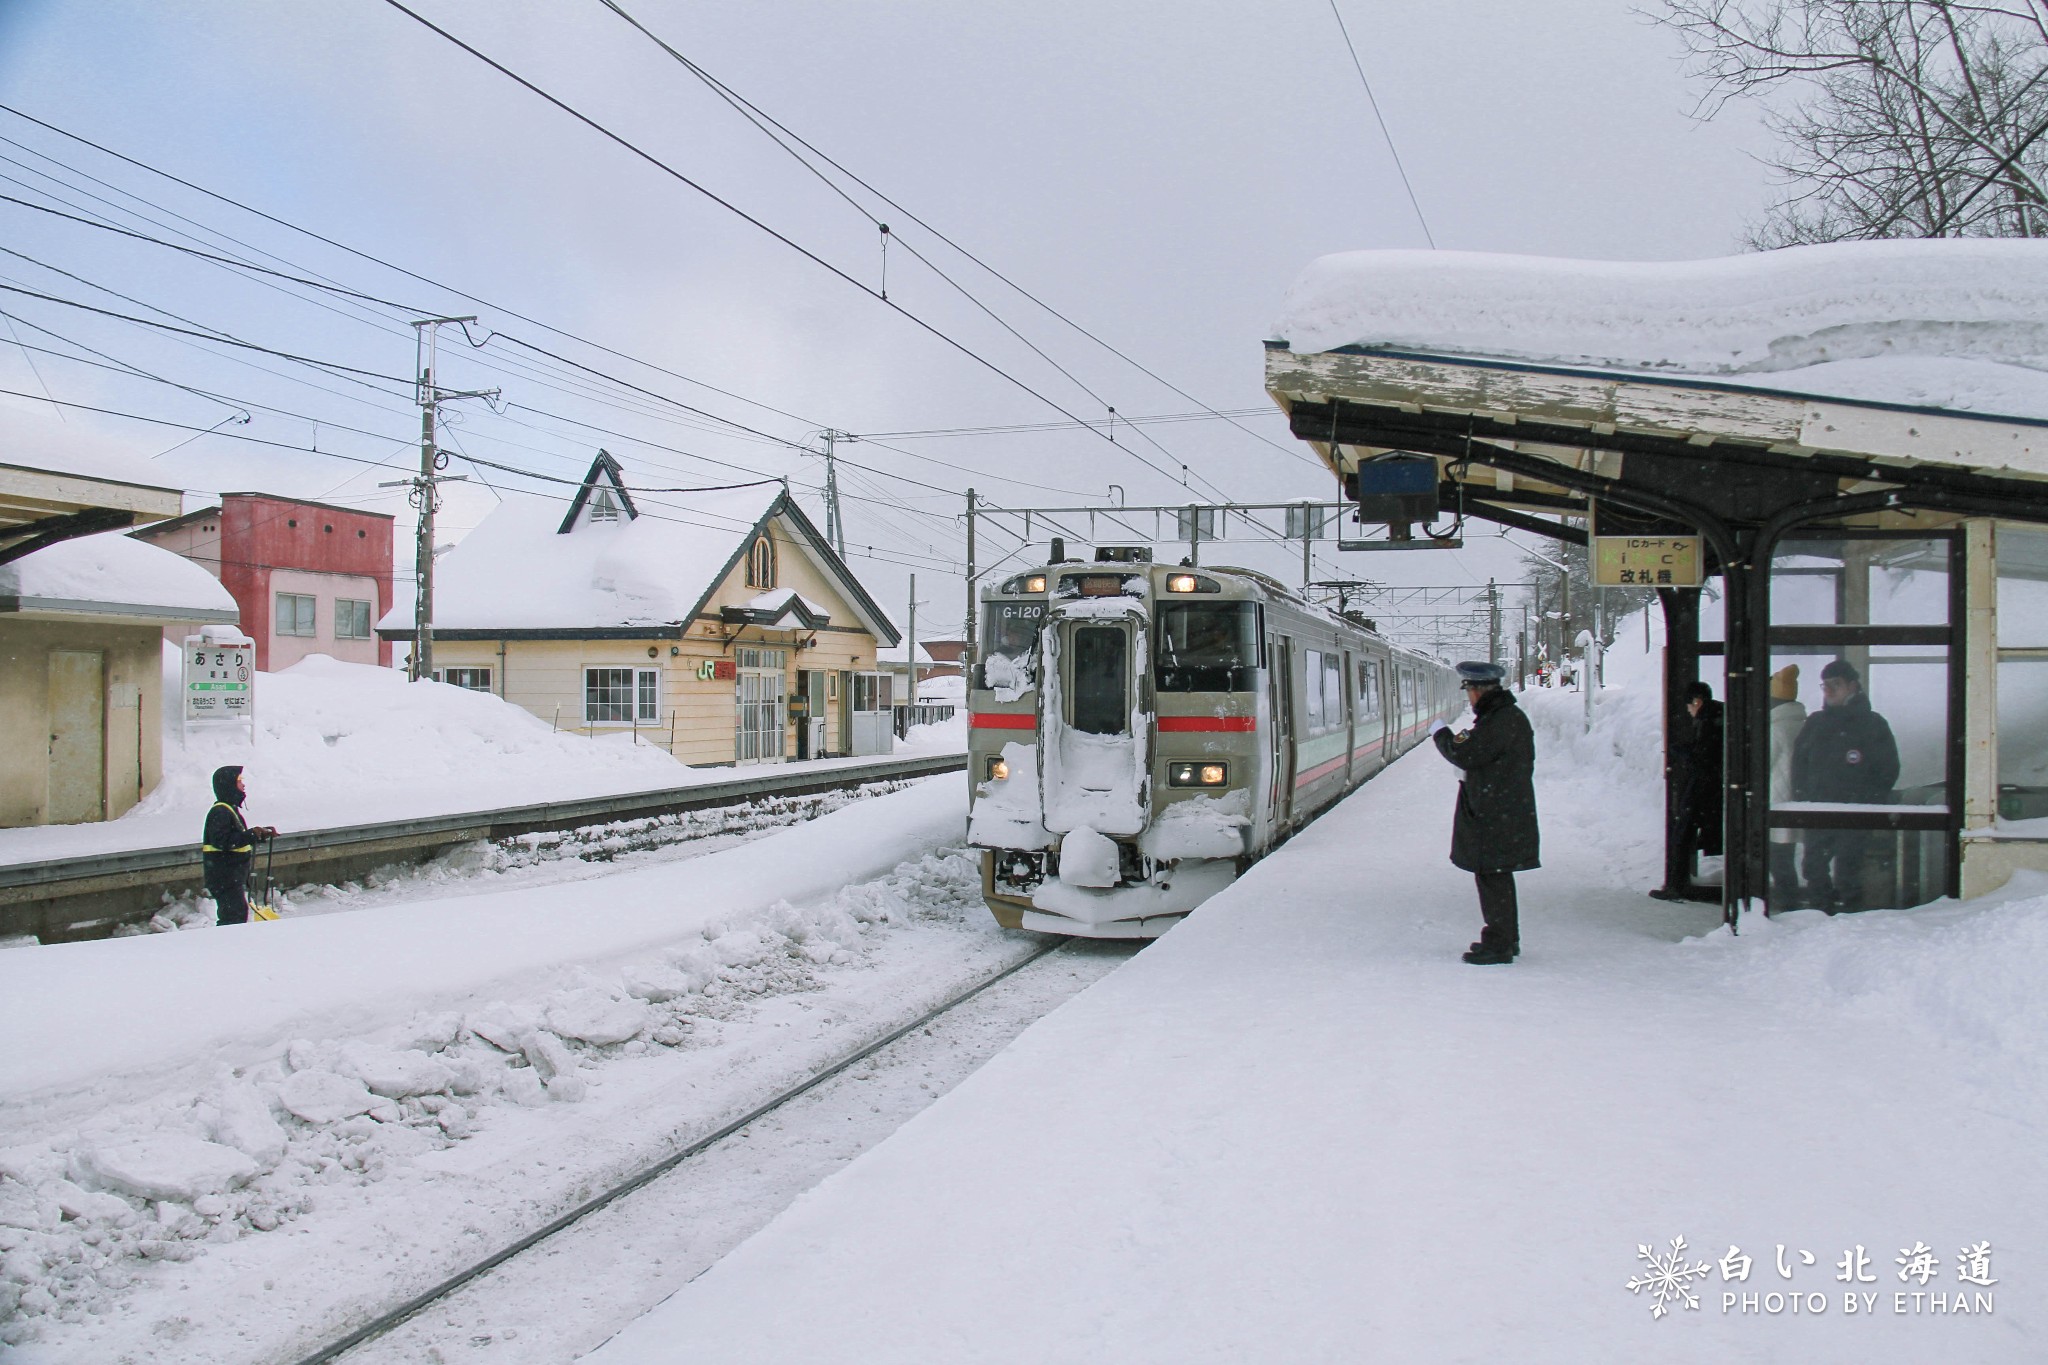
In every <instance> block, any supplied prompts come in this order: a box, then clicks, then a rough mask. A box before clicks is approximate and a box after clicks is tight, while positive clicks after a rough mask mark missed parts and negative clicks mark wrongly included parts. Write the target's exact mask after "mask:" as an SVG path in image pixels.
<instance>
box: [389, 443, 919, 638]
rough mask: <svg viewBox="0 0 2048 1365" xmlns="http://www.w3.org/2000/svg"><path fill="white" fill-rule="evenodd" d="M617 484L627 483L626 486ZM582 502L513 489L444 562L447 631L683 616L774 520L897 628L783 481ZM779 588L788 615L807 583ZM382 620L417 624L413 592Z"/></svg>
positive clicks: (872, 620) (575, 626)
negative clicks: (569, 506) (571, 504)
mask: <svg viewBox="0 0 2048 1365" xmlns="http://www.w3.org/2000/svg"><path fill="white" fill-rule="evenodd" d="M607 460H608V457H607ZM612 468H614V469H616V468H617V466H616V464H613V465H612ZM597 469H598V466H593V471H596V470H597ZM589 486H590V485H589V483H588V482H586V489H587V488H588V487H589ZM600 486H602V485H600ZM616 487H617V488H618V490H619V491H620V492H622V493H623V492H624V491H625V488H626V485H625V484H624V483H619V484H617V485H616ZM580 505H581V506H582V508H583V510H582V512H581V514H580V516H579V517H578V518H577V519H575V520H574V521H573V522H572V523H570V524H568V525H567V526H566V528H565V526H564V523H563V517H562V510H561V509H562V504H561V503H560V502H558V501H556V500H554V499H552V498H546V497H541V496H532V495H525V494H517V493H515V494H512V495H511V496H508V497H507V498H506V500H505V501H504V502H503V503H502V504H500V505H499V507H498V508H497V509H496V510H495V511H493V512H492V513H491V514H490V515H489V516H487V517H485V518H484V520H483V522H482V524H480V525H479V526H478V527H477V528H476V529H475V530H474V531H472V532H470V533H469V535H468V536H466V537H465V538H464V539H463V541H462V543H461V544H460V545H458V546H456V548H455V549H453V550H451V551H449V552H448V553H447V554H446V555H445V556H444V557H442V559H441V560H439V561H438V563H437V564H436V566H435V572H434V629H435V631H436V632H437V633H442V632H446V633H450V634H452V633H454V632H458V631H476V632H493V631H521V632H524V631H535V630H544V631H549V632H563V633H565V634H571V635H573V634H577V633H582V632H591V631H603V632H618V631H622V630H629V629H635V628H642V627H649V628H675V627H678V626H682V625H685V624H686V623H688V622H689V621H690V620H691V619H692V618H693V617H695V616H696V615H697V614H698V613H700V612H702V611H703V610H704V604H705V602H706V601H707V600H708V599H709V598H710V596H711V594H712V593H713V592H715V591H717V589H718V586H719V584H721V583H723V582H724V581H725V579H726V576H727V575H728V574H730V573H731V572H732V570H733V569H734V568H735V567H736V566H737V565H738V564H739V562H740V560H741V558H742V557H743V556H744V555H745V553H746V551H747V548H748V547H749V546H750V545H752V544H753V542H754V539H755V537H756V536H758V535H760V534H761V532H762V531H763V530H764V529H765V528H766V527H767V526H768V524H769V523H770V522H771V521H774V522H776V523H777V524H778V526H779V529H780V530H781V532H782V534H783V536H784V537H785V538H786V541H787V542H788V543H793V544H795V545H797V546H800V547H802V548H804V549H806V550H808V552H809V555H810V557H811V559H812V560H813V561H814V562H815V563H816V564H817V566H818V568H819V571H820V572H821V573H823V574H824V575H825V577H826V578H827V579H828V580H829V581H831V582H832V583H833V584H834V585H835V586H837V587H838V588H839V589H840V591H841V592H842V594H843V595H844V596H845V598H846V600H847V602H848V603H849V604H850V605H851V606H852V607H853V609H854V611H855V612H856V614H857V615H858V616H859V618H860V620H859V624H861V625H864V626H866V628H867V629H868V630H869V631H870V632H872V633H873V634H875V635H876V636H877V638H879V639H881V640H884V641H894V640H895V639H896V632H895V628H894V627H893V626H891V625H890V624H889V619H888V616H887V615H886V614H885V613H884V612H883V611H882V609H881V608H880V607H879V606H877V605H876V604H875V602H874V599H873V598H872V597H870V596H869V595H868V593H867V590H866V589H865V588H864V587H862V586H861V584H860V581H859V580H858V579H857V578H855V577H854V575H853V573H852V571H851V570H850V569H848V568H847V567H846V565H845V563H844V561H842V560H841V559H840V558H839V556H838V555H837V554H835V553H833V551H832V548H831V546H830V545H828V544H827V543H826V542H825V538H824V536H823V535H821V534H820V533H819V531H818V529H817V528H816V526H815V525H813V524H812V522H811V520H810V518H809V517H807V516H805V515H804V513H803V510H802V509H801V508H800V507H798V506H797V504H796V502H795V500H794V499H792V498H791V497H790V496H789V495H788V493H787V492H786V491H785V490H784V489H783V488H782V487H781V486H780V485H779V484H771V485H765V486H759V485H757V486H752V487H747V488H734V489H723V490H715V491H709V492H701V493H682V494H668V493H664V494H663V495H662V496H661V498H660V500H659V501H658V503H657V502H655V501H654V500H651V499H645V498H643V500H642V505H641V506H639V507H637V508H636V509H635V513H634V515H632V516H624V515H621V516H619V517H618V518H617V519H616V520H610V519H599V520H593V519H592V517H591V511H592V507H591V505H590V504H589V502H588V501H585V502H583V503H581V504H580ZM767 596H769V597H772V598H773V599H774V601H773V603H772V604H771V605H772V606H773V607H774V609H775V610H776V612H777V616H778V619H780V618H782V617H784V616H785V615H789V616H792V617H794V613H793V612H791V611H790V603H789V602H788V601H787V599H789V598H795V597H796V594H794V593H771V594H768V595H767ZM798 600H799V601H801V599H798ZM795 611H796V612H803V611H808V612H810V613H811V614H812V615H813V616H814V618H818V619H814V620H813V621H812V622H806V623H804V624H805V627H806V628H809V627H811V626H812V625H815V624H822V623H823V620H824V619H829V617H828V614H827V613H826V611H825V609H824V608H822V607H818V606H817V605H816V604H815V603H804V604H803V605H802V606H801V607H798V608H796V609H795ZM843 624H849V625H850V624H854V623H853V622H846V623H843ZM783 628H785V629H789V628H793V627H792V626H790V625H785V626H784V627H783ZM378 629H379V630H380V631H382V632H384V633H387V634H392V635H403V634H405V633H407V632H409V631H410V630H411V629H412V602H411V600H410V598H409V597H407V598H406V599H405V600H403V601H401V602H400V603H399V604H398V605H396V606H394V607H393V608H392V610H391V611H389V612H387V613H386V614H385V616H384V618H383V620H382V621H380V622H379V623H378Z"/></svg>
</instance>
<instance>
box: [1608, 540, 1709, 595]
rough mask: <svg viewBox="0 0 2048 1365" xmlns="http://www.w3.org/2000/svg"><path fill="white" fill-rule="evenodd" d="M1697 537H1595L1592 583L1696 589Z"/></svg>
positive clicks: (1698, 556)
mask: <svg viewBox="0 0 2048 1365" xmlns="http://www.w3.org/2000/svg"><path fill="white" fill-rule="evenodd" d="M1700 581H1701V578H1700V538H1699V537H1698V536H1597V535H1596V536H1594V537H1593V582H1594V583H1595V584H1596V585H1598V586H1599V587H1603V588H1697V587H1698V586H1699V585H1700Z"/></svg>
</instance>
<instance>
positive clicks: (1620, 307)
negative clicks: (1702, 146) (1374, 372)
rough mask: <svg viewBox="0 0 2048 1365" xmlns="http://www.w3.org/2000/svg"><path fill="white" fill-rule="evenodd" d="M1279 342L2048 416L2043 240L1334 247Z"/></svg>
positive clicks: (1294, 305)
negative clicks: (1619, 248)
mask: <svg viewBox="0 0 2048 1365" xmlns="http://www.w3.org/2000/svg"><path fill="white" fill-rule="evenodd" d="M1274 336H1275V338H1276V339H1278V340H1280V341H1284V342H1286V343H1288V345H1289V347H1290V348H1291V349H1292V350H1293V351H1295V352H1296V353H1313V352H1325V351H1338V350H1350V349H1363V350H1366V351H1368V352H1373V351H1392V352H1401V351H1415V352H1427V353H1430V354H1441V355H1452V356H1467V357H1484V358H1491V359H1500V360H1514V361H1529V362H1535V363H1538V364H1554V365H1567V366H1575V367H1585V368H1590V369H1598V370H1605V371H1627V372H1635V373H1638V374H1651V375H1659V376H1673V377H1693V378H1708V379H1720V380H1726V381H1731V382H1730V383H1729V384H1728V385H1727V386H1728V387H1744V388H1752V387H1753V388H1761V389H1767V390H1776V391H1780V392H1790V393H1798V394H1810V395H1815V396H1821V397H1832V398H1843V399H1849V400H1852V401H1860V402H1875V403H1889V404H1899V405H1904V406H1911V407H1923V408H1938V409H1945V410H1949V411H1961V412H1977V413H1986V414H1996V415H2001V416H2010V417H2021V418H2029V419H2035V420H2048V242H2043V241H2023V240H1987V239H1943V240H1938V241H1887V242H1842V243H1835V244H1831V245H1826V246H1802V247H1788V248H1785V249H1783V250H1779V251H1767V252H1757V253H1753V254H1750V255H1746V256H1731V257H1726V258H1722V259H1717V260H1706V261H1658V262H1632V261H1575V260H1557V259H1550V258H1542V257H1531V256H1506V255H1492V254H1487V253H1481V252H1462V251H1356V252H1347V253H1343V254H1339V255H1333V256H1325V257H1322V258H1321V259H1319V260H1317V261H1314V262H1312V263H1311V264H1310V265H1309V267H1308V268H1307V269H1306V270H1305V271H1303V272H1302V275H1301V277H1300V278H1299V279H1297V280H1296V281H1295V283H1294V286H1293V287H1292V288H1291V289H1290V290H1289V291H1288V295H1287V301H1286V303H1285V305H1284V307H1283V310H1282V315H1281V318H1280V320H1279V322H1278V323H1277V324H1276V325H1275V329H1274Z"/></svg>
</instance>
